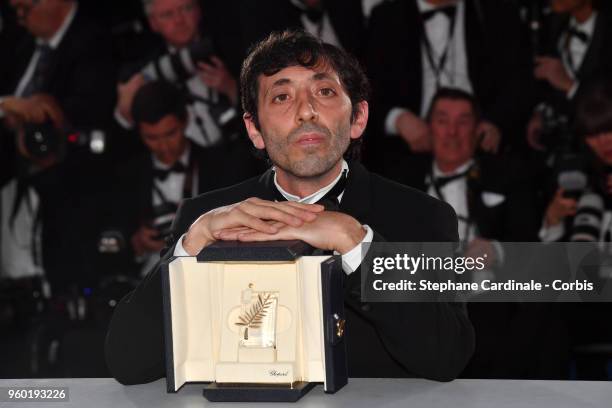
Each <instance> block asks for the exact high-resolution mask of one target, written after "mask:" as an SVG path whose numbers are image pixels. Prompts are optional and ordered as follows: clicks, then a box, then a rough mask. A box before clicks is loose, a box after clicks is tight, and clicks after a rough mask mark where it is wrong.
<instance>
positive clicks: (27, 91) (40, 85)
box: [21, 44, 53, 97]
mask: <svg viewBox="0 0 612 408" xmlns="http://www.w3.org/2000/svg"><path fill="white" fill-rule="evenodd" d="M36 52H38V53H39V55H38V61H37V62H36V66H35V67H34V72H33V73H32V76H31V77H30V81H29V82H28V83H27V85H26V86H25V87H24V88H23V91H22V92H21V96H23V97H28V96H32V95H34V94H36V93H39V92H42V91H43V90H44V86H45V80H46V79H47V76H48V73H49V65H50V62H51V55H52V54H53V50H52V49H51V47H49V46H48V45H46V44H39V45H38V46H37V47H36Z"/></svg>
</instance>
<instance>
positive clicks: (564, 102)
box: [538, 10, 612, 115]
mask: <svg viewBox="0 0 612 408" xmlns="http://www.w3.org/2000/svg"><path fill="white" fill-rule="evenodd" d="M569 23H570V17H569V16H567V15H552V16H550V17H549V18H548V19H547V20H546V21H545V28H546V30H545V31H544V34H545V37H544V53H545V54H546V55H550V56H554V57H557V58H561V53H560V52H559V43H560V41H561V39H562V38H564V36H565V33H566V31H567V28H568V27H569ZM610 47H612V13H611V12H609V11H605V10H600V11H599V12H598V15H597V19H596V21H595V30H594V31H593V35H592V37H591V38H590V44H589V48H588V50H587V53H586V55H585V56H584V60H583V61H582V64H581V65H580V68H579V69H578V72H577V79H578V81H579V82H580V84H581V85H584V84H585V83H587V82H588V81H589V80H594V79H600V78H602V77H605V78H612V53H611V52H610ZM585 88H586V87H584V86H579V87H578V90H577V92H576V93H575V94H574V95H573V97H572V98H571V99H568V98H567V95H566V93H565V92H562V91H559V90H557V89H555V88H553V87H552V86H550V85H549V84H548V83H547V82H540V83H539V86H538V99H539V100H538V102H542V101H544V102H548V103H550V104H552V105H553V106H554V107H555V108H557V109H558V110H559V112H560V113H564V114H570V115H571V113H572V112H573V108H574V103H575V101H577V100H578V99H579V98H580V96H581V94H582V92H583V90H584V89H585Z"/></svg>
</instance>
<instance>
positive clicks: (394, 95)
mask: <svg viewBox="0 0 612 408" xmlns="http://www.w3.org/2000/svg"><path fill="white" fill-rule="evenodd" d="M464 3H465V9H464V10H465V15H464V24H465V43H466V53H467V61H468V74H469V78H470V82H471V83H472V87H473V90H474V94H475V95H476V97H477V99H478V101H479V102H480V104H481V106H482V108H483V113H484V116H485V118H486V119H489V120H491V121H492V122H493V123H495V124H496V125H497V126H499V127H500V128H501V130H502V132H504V134H506V135H507V137H511V135H512V133H511V132H512V129H513V128H514V127H515V122H516V120H517V118H519V117H521V115H524V111H526V110H527V109H528V108H529V106H528V104H526V107H525V108H521V106H522V105H521V104H519V103H518V101H520V98H521V95H520V93H519V91H520V89H521V88H520V86H517V85H520V84H521V83H523V82H524V81H527V79H528V76H527V74H528V73H527V72H526V69H525V68H521V64H520V61H521V59H524V58H527V55H526V54H524V52H522V51H521V49H520V22H519V19H518V12H517V10H515V8H513V7H510V6H509V5H508V4H507V3H504V2H500V1H496V0H492V1H491V0H464ZM424 35H425V34H424V27H423V25H422V23H421V17H420V12H419V9H418V6H417V3H416V0H394V1H387V2H384V3H382V4H381V5H379V6H377V7H375V8H374V10H373V11H372V15H371V17H370V23H369V36H368V37H369V38H368V46H367V51H366V63H367V69H368V75H369V76H370V78H371V80H372V88H373V91H374V95H373V97H374V99H373V102H374V106H375V109H376V110H375V111H374V110H373V113H374V117H373V120H374V122H375V123H376V126H377V129H376V130H377V132H376V133H375V134H372V138H371V139H372V140H370V142H371V143H372V144H373V145H374V148H376V147H378V146H376V144H377V143H376V142H379V143H382V144H388V140H389V139H391V140H396V142H391V144H392V146H389V147H388V148H386V150H385V152H386V153H388V152H390V153H394V152H398V149H399V152H400V153H401V152H406V151H407V149H408V148H407V145H406V146H403V145H405V143H404V142H401V143H398V142H400V141H399V138H389V137H388V135H385V129H384V121H385V118H386V117H387V114H388V113H389V111H390V110H391V109H392V108H393V107H403V108H407V109H409V110H410V111H412V112H413V113H415V114H417V115H419V114H420V111H421V101H422V82H423V72H422V52H421V45H422V41H423V38H424V37H423V36H424ZM377 139H383V140H377ZM366 141H367V140H366ZM384 175H385V176H387V177H391V176H392V175H391V174H389V173H387V172H385V174H384Z"/></svg>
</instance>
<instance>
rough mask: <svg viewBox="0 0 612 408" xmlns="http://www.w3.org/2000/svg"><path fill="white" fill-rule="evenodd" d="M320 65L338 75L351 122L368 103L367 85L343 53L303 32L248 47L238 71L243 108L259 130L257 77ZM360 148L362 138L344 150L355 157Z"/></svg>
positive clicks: (283, 34) (279, 34)
mask: <svg viewBox="0 0 612 408" xmlns="http://www.w3.org/2000/svg"><path fill="white" fill-rule="evenodd" d="M321 65H323V66H329V67H330V68H331V69H332V70H334V71H335V72H336V73H337V74H338V77H339V78H340V83H341V84H342V86H343V88H344V90H345V91H346V93H347V95H348V96H349V98H350V100H351V104H352V107H353V111H352V115H351V121H353V120H354V118H355V114H356V112H357V109H358V108H357V104H358V103H359V102H362V101H367V100H368V99H369V96H370V83H369V82H368V78H367V77H366V75H365V73H364V71H363V69H362V68H361V65H360V64H359V62H358V61H357V59H355V58H354V57H353V56H351V55H350V54H348V53H347V52H346V51H344V50H342V49H340V48H338V47H335V46H333V45H331V44H327V43H324V42H322V41H321V40H319V39H317V38H315V37H314V36H312V35H310V34H308V33H307V32H305V31H303V30H286V31H283V32H274V33H272V34H270V35H269V36H268V37H267V38H266V39H264V40H262V41H260V42H259V43H256V44H254V45H253V46H252V47H251V48H250V50H249V53H248V56H247V57H246V59H245V60H244V62H243V64H242V70H241V72H240V93H241V102H242V109H243V110H244V112H245V113H246V114H247V115H249V116H250V117H251V118H252V120H253V123H254V124H255V126H256V127H257V128H258V129H259V117H258V115H257V100H258V99H257V96H258V92H259V77H260V75H265V76H271V75H274V74H276V73H278V72H279V71H281V70H283V69H285V68H287V67H292V66H301V67H304V68H314V67H317V66H321ZM360 145H361V138H359V139H357V140H353V141H351V146H350V147H349V149H348V151H347V153H348V154H349V156H350V157H349V158H356V157H358V153H357V150H359V148H360ZM346 156H347V154H345V157H346Z"/></svg>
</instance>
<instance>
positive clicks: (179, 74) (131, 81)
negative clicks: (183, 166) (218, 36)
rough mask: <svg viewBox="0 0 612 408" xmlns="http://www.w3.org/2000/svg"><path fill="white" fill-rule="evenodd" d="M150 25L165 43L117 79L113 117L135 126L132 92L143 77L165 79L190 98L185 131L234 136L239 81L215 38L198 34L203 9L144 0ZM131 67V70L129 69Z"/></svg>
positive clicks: (182, 0) (198, 137) (171, 0)
mask: <svg viewBox="0 0 612 408" xmlns="http://www.w3.org/2000/svg"><path fill="white" fill-rule="evenodd" d="M142 3H143V6H144V9H145V12H146V14H147V17H148V21H149V25H150V27H151V29H152V30H153V31H154V32H155V33H157V34H159V35H160V36H161V37H162V39H163V42H164V44H163V46H162V47H161V48H160V49H157V50H156V51H154V52H152V55H151V57H150V58H148V59H147V61H143V63H142V64H140V66H139V67H138V69H137V70H136V73H133V74H132V75H130V76H129V78H126V79H125V80H121V83H120V84H119V85H118V93H119V98H118V101H117V106H116V108H115V119H116V120H117V122H118V123H119V124H120V125H121V126H122V127H123V128H125V129H129V128H131V127H132V126H133V124H134V122H133V118H132V116H131V110H132V104H133V99H134V95H135V94H136V92H137V91H138V89H140V88H141V87H142V86H143V85H144V84H145V83H146V82H148V81H152V80H166V81H168V82H172V83H173V84H174V85H175V86H176V87H177V88H179V89H182V90H183V92H184V93H185V94H186V95H187V97H188V100H189V107H188V111H189V113H188V115H189V119H188V123H187V128H186V130H185V132H186V135H187V137H189V138H190V139H191V140H192V141H194V142H195V143H197V144H199V145H200V146H212V145H214V144H217V143H219V142H220V141H222V140H225V141H227V140H228V139H230V138H231V137H232V136H233V131H234V129H233V128H232V123H234V122H232V121H233V120H235V121H237V120H239V114H238V111H237V108H236V106H237V104H238V86H237V81H236V79H235V77H234V75H232V74H231V72H230V70H229V69H228V68H227V66H226V64H225V62H224V61H223V59H222V58H221V56H220V55H219V50H217V49H215V45H216V44H215V43H214V41H213V39H211V38H210V37H208V36H203V35H201V32H200V22H201V18H202V10H201V9H200V6H199V3H198V2H197V1H196V0H142ZM132 72H134V71H133V70H132Z"/></svg>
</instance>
